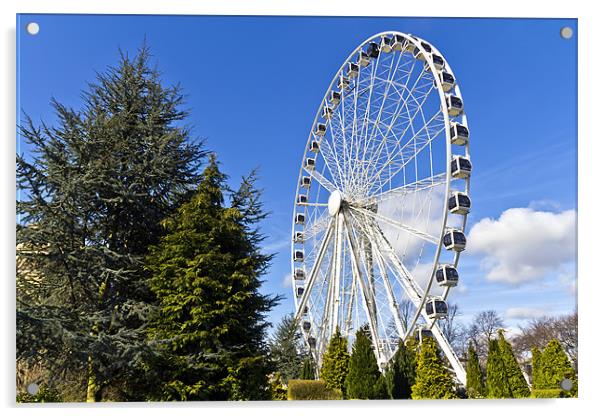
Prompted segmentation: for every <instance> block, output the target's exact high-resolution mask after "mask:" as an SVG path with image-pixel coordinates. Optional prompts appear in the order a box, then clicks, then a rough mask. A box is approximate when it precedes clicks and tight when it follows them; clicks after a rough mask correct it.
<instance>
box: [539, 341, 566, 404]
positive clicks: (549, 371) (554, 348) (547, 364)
mask: <svg viewBox="0 0 602 416" xmlns="http://www.w3.org/2000/svg"><path fill="white" fill-rule="evenodd" d="M538 361H539V380H538V385H537V387H535V386H534V388H538V389H558V388H560V382H561V381H562V380H564V379H565V378H566V379H569V380H571V381H572V383H573V388H572V389H571V391H570V392H569V396H576V394H577V376H576V375H575V370H574V369H573V367H572V366H571V363H570V362H569V359H568V357H567V355H566V353H565V352H564V350H563V349H562V346H561V345H560V343H559V342H558V340H556V339H552V340H550V342H549V343H548V345H546V347H545V348H544V350H543V352H542V353H541V357H540V359H539V360H538Z"/></svg>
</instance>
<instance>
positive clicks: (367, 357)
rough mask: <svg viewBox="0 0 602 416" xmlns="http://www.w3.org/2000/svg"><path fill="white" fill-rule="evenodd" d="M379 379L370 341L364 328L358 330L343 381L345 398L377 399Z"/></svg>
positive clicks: (379, 375)
mask: <svg viewBox="0 0 602 416" xmlns="http://www.w3.org/2000/svg"><path fill="white" fill-rule="evenodd" d="M380 377H381V374H380V371H379V369H378V363H377V361H376V356H375V355H374V350H373V348H372V341H371V340H370V338H369V337H368V334H366V330H365V329H364V328H362V329H359V330H358V331H357V332H356V333H355V342H354V344H353V347H352V351H351V357H350V358H349V367H348V372H347V378H346V380H345V387H346V392H347V397H348V398H350V399H376V398H379V397H378V396H379V395H380V392H379V391H377V387H378V386H377V383H378V380H379V379H380Z"/></svg>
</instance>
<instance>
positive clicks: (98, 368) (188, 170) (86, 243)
mask: <svg viewBox="0 0 602 416" xmlns="http://www.w3.org/2000/svg"><path fill="white" fill-rule="evenodd" d="M82 100H83V102H82V104H81V106H80V108H79V109H74V108H70V107H67V106H65V105H63V104H61V103H59V102H58V101H56V100H53V101H52V107H53V108H54V111H55V114H56V116H57V122H56V124H55V125H54V126H50V125H47V124H44V123H42V124H41V125H39V126H36V125H34V123H33V121H32V120H31V119H29V118H28V117H25V124H24V125H22V126H20V136H21V138H22V140H23V141H24V142H26V143H27V147H28V148H29V154H28V155H27V156H26V155H23V154H18V155H17V188H18V194H19V196H20V197H19V200H18V201H17V217H18V220H17V227H16V228H17V238H16V240H17V241H16V242H17V256H18V262H17V264H18V267H17V359H18V360H20V361H29V362H35V363H43V365H44V367H45V368H46V370H47V372H48V374H54V375H55V376H54V377H53V381H54V380H60V378H61V377H63V376H65V375H69V377H72V378H73V379H82V378H83V379H85V380H86V382H85V385H86V386H87V387H85V388H84V389H82V392H81V396H78V397H77V398H75V399H76V400H87V401H96V400H100V399H104V398H105V392H106V391H107V390H109V389H112V390H113V391H119V395H118V396H117V397H115V398H114V399H116V400H133V399H143V398H144V391H145V389H144V388H140V386H139V375H140V371H142V370H141V366H142V363H143V358H144V357H145V356H147V355H148V354H149V352H150V351H149V350H148V348H147V343H146V334H145V329H144V328H145V325H146V324H147V319H148V316H149V313H150V311H151V310H152V307H153V302H154V300H153V296H152V294H151V292H150V291H149V289H148V285H147V280H148V276H147V273H146V272H145V270H144V268H143V259H144V256H145V255H146V253H147V249H148V246H149V245H150V244H153V243H156V242H157V241H158V238H159V235H160V232H161V228H160V225H159V223H160V221H161V220H162V219H163V218H165V217H166V216H168V215H170V214H171V213H173V212H174V210H175V208H176V207H177V206H178V205H179V204H180V203H181V202H182V201H183V200H185V199H186V198H187V197H188V195H189V194H190V191H191V190H193V189H194V185H196V184H197V183H198V174H197V172H198V167H199V164H200V163H201V162H202V160H203V155H204V151H203V150H202V148H201V147H200V145H199V144H198V143H195V142H194V141H193V140H192V139H191V137H190V133H189V130H188V129H187V128H185V127H182V126H183V125H184V124H185V120H186V118H187V116H188V113H187V112H186V111H185V110H183V109H182V104H183V96H182V93H181V91H180V89H179V88H178V87H168V86H164V85H163V83H162V81H161V78H160V75H159V72H158V71H157V70H156V69H154V66H153V65H152V64H151V62H150V53H149V50H148V48H147V47H146V46H144V47H143V48H142V49H140V50H139V52H138V54H137V55H136V56H134V57H129V56H128V55H127V54H125V53H122V54H121V57H120V59H119V61H118V63H117V65H116V66H113V67H109V68H108V69H107V70H106V71H105V72H100V73H98V75H97V78H96V81H95V82H93V83H91V84H89V87H88V88H87V90H85V91H84V92H83V93H82ZM46 381H48V382H50V381H51V380H46ZM68 385H69V387H70V388H72V383H71V382H69V383H68ZM51 387H52V386H51Z"/></svg>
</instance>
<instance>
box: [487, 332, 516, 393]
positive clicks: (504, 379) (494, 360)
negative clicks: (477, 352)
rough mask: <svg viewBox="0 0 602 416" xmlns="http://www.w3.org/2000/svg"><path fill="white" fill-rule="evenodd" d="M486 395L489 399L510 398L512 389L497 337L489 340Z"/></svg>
mask: <svg viewBox="0 0 602 416" xmlns="http://www.w3.org/2000/svg"><path fill="white" fill-rule="evenodd" d="M486 384H487V397H488V398H490V399H504V398H511V397H513V396H512V390H511V389H510V385H509V383H508V376H507V374H506V369H505V366H504V359H503V357H502V354H501V351H500V347H499V343H498V340H497V339H490V340H489V351H488V353H487V383H486Z"/></svg>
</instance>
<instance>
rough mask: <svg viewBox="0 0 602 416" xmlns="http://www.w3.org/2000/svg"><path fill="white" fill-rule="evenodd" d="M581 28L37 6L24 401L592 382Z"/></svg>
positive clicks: (460, 392) (27, 25) (26, 128)
mask: <svg viewBox="0 0 602 416" xmlns="http://www.w3.org/2000/svg"><path fill="white" fill-rule="evenodd" d="M577 32H578V30H577V20H576V19H502V18H488V19H485V18H483V19H479V18H425V17H421V18H409V17H398V18H394V17H382V18H376V17H275V16H255V17H244V16H192V15H186V16H183V15H182V16H176V15H174V16H160V15H67V14H65V15H61V14H41V15H33V14H21V15H18V16H17V121H16V122H17V140H18V143H17V171H16V179H17V223H16V255H17V270H16V282H17V292H16V300H17V302H16V305H17V308H16V318H17V339H16V345H17V360H16V382H17V401H18V402H85V401H88V402H96V401H110V402H127V401H207V400H211V401H227V400H331V399H332V400H352V399H373V400H386V399H390V400H400V399H455V398H457V399H487V398H560V397H562V398H565V397H567V398H569V397H576V396H577V384H578V383H577V378H578V377H577V374H578V367H577V362H578V360H577V302H576V282H577V274H576V260H577V243H576V234H577V228H576V221H577V153H576V151H577V101H576V100H577V72H576V71H577Z"/></svg>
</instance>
